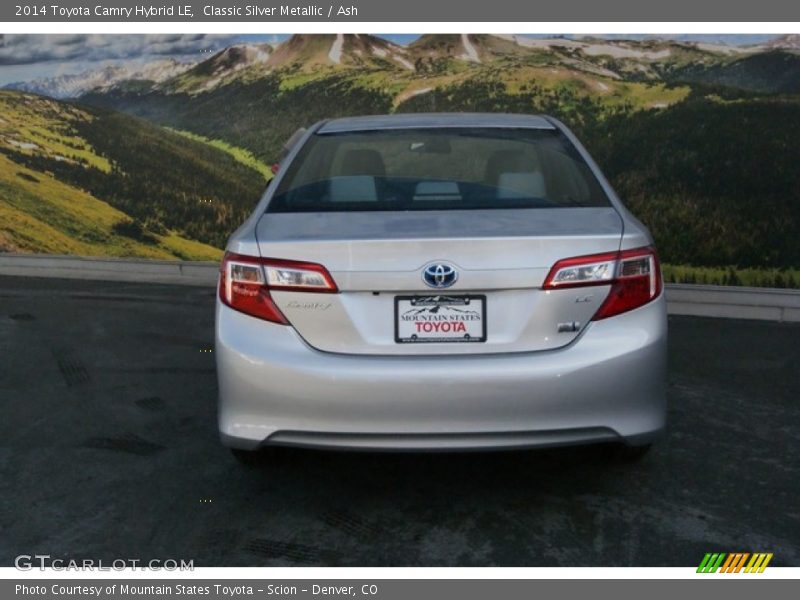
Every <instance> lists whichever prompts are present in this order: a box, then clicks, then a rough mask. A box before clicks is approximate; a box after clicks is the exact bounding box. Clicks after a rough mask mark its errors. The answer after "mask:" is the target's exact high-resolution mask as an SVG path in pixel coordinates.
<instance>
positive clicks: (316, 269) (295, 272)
mask: <svg viewBox="0 0 800 600" xmlns="http://www.w3.org/2000/svg"><path fill="white" fill-rule="evenodd" d="M270 290H280V291H298V292H314V293H328V294H331V293H333V294H335V293H336V292H338V291H339V290H338V288H337V287H336V284H335V283H334V281H333V279H332V278H331V276H330V273H328V271H327V269H326V268H325V267H323V266H322V265H318V264H315V263H306V262H298V261H289V260H275V259H269V258H261V257H257V256H246V255H243V254H234V253H232V252H226V253H225V256H224V257H223V259H222V265H221V266H220V278H219V298H220V300H222V302H223V303H224V304H225V305H227V306H230V307H231V308H233V309H235V310H238V311H240V312H243V313H246V314H248V315H251V316H253V317H258V318H259V319H264V320H265V321H271V322H273V323H280V324H282V325H288V324H289V321H287V320H286V317H285V316H284V315H283V313H281V311H280V309H279V308H278V307H277V306H276V305H275V302H274V300H273V299H272V296H271V295H270Z"/></svg>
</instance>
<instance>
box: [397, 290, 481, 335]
mask: <svg viewBox="0 0 800 600" xmlns="http://www.w3.org/2000/svg"><path fill="white" fill-rule="evenodd" d="M394 318H395V327H394V340H395V342H397V343H398V344H413V343H420V342H485V341H486V296H474V295H470V296H440V295H436V296H395V299H394Z"/></svg>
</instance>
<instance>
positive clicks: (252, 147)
mask: <svg viewBox="0 0 800 600" xmlns="http://www.w3.org/2000/svg"><path fill="white" fill-rule="evenodd" d="M798 81H800V55H798V54H797V53H795V52H792V51H791V50H782V49H776V47H775V46H770V47H762V48H755V47H752V48H732V47H723V46H714V45H713V44H692V43H681V42H676V41H670V40H654V39H648V40H643V41H632V40H602V39H591V38H583V39H580V40H575V39H567V38H558V39H549V40H532V39H520V38H518V37H515V36H494V35H469V36H461V35H425V36H422V37H420V38H419V39H418V40H417V41H415V42H414V43H412V44H410V45H409V46H407V47H401V46H397V45H395V44H392V43H390V42H387V41H386V40H381V39H380V38H377V37H374V36H366V35H360V36H355V35H346V36H343V37H342V36H335V35H329V36H322V35H309V36H304V35H298V36H293V37H292V38H290V39H289V40H288V41H287V42H284V43H282V44H280V45H278V46H277V47H272V46H269V45H266V44H261V45H243V46H237V47H231V48H228V49H226V50H223V51H222V52H220V53H218V54H216V55H214V56H212V57H210V58H209V59H207V60H206V61H203V62H201V63H199V64H198V65H196V66H195V67H194V68H192V69H190V70H188V71H186V72H184V73H182V74H180V75H177V76H176V77H174V78H172V79H169V80H167V81H165V82H162V83H159V84H153V85H151V86H149V87H147V86H136V87H131V86H129V85H125V84H124V83H123V84H121V85H118V86H115V87H112V88H110V89H104V90H96V91H94V92H91V93H88V94H86V95H85V96H83V97H82V98H81V102H82V103H85V105H86V106H81V107H78V106H73V105H63V106H65V107H66V106H69V107H70V110H76V111H81V114H82V115H87V116H83V117H81V118H75V119H73V122H72V125H71V126H70V127H71V129H70V131H71V135H72V136H73V137H75V139H80V140H81V141H80V142H75V143H74V144H73V146H74V147H73V148H72V155H70V156H72V157H73V159H72V160H70V161H66V160H62V159H58V158H57V157H54V156H52V154H53V153H57V152H63V151H64V148H60V147H59V148H60V149H59V148H56V147H55V146H54V147H53V150H52V151H51V153H50V154H51V155H50V156H43V155H42V154H41V153H37V152H32V153H30V152H28V151H26V150H25V149H24V148H21V147H19V146H13V145H12V146H9V145H8V144H5V145H2V146H0V150H2V152H3V153H4V154H6V156H7V157H9V158H10V159H11V160H13V161H14V162H15V163H17V164H20V165H25V166H27V167H29V168H30V169H31V170H32V171H35V172H48V173H51V174H52V175H53V176H54V177H55V178H56V179H58V180H59V181H62V182H65V183H68V184H70V185H73V186H75V187H78V188H80V189H82V190H87V191H88V192H89V193H91V194H92V195H94V196H96V197H97V198H101V199H102V200H104V201H106V202H108V203H109V204H111V205H112V206H114V207H116V208H117V209H118V210H121V211H123V212H124V213H125V214H127V215H130V217H132V218H133V219H135V223H136V226H135V227H139V228H140V229H141V230H142V231H143V232H145V235H151V234H153V235H159V234H161V233H160V232H163V231H174V232H175V233H176V234H177V235H181V236H184V237H186V238H190V239H193V240H198V241H201V242H205V243H209V244H211V245H214V246H220V245H221V244H222V243H223V242H224V240H225V238H226V237H227V235H228V234H229V233H230V232H231V231H232V230H233V229H234V228H235V226H236V225H238V224H239V223H240V222H241V221H242V220H243V219H244V218H245V216H246V214H247V213H248V212H249V210H250V208H251V207H252V205H253V203H254V202H255V200H256V198H257V197H258V195H259V193H260V192H261V188H262V187H263V185H264V179H265V178H267V177H269V173H268V170H267V167H266V165H269V164H271V163H272V162H274V161H275V160H276V159H278V157H279V155H280V153H281V147H282V145H283V143H284V141H285V140H286V139H287V138H288V137H289V136H290V135H291V134H292V133H293V132H294V131H295V130H296V129H297V128H298V127H303V126H308V125H309V124H311V123H313V122H315V121H317V120H320V119H326V118H335V117H339V116H348V115H358V114H379V113H389V112H430V111H487V112H517V113H546V114H551V115H554V116H556V117H558V118H560V119H562V120H563V121H565V122H566V123H567V124H568V125H569V126H570V127H571V128H572V129H573V130H574V131H575V132H576V133H577V134H578V136H579V137H580V138H581V140H582V141H583V142H584V143H585V145H586V146H587V147H588V149H589V150H590V152H592V154H593V155H594V156H595V158H596V159H597V160H598V162H599V163H600V164H601V166H602V167H603V169H604V170H605V172H606V174H607V175H608V176H609V178H610V180H611V182H612V184H613V185H614V186H615V188H616V189H617V191H618V192H619V193H620V196H621V197H622V198H623V200H624V201H625V202H626V204H627V205H628V206H629V207H630V208H631V209H632V210H633V211H634V212H635V213H636V214H637V215H638V216H639V217H640V218H641V219H642V221H644V222H645V224H647V225H648V227H650V229H651V231H652V232H653V234H654V236H655V238H656V241H657V243H658V245H659V248H660V251H661V254H662V258H663V260H664V261H665V263H667V264H668V265H671V266H669V268H668V269H667V272H668V275H669V277H670V278H671V280H674V281H695V282H705V283H737V282H739V283H745V284H754V285H775V286H784V285H789V286H795V285H798V282H797V279H798V278H797V277H796V273H797V270H798V268H800V218H799V217H798V215H800V197H799V196H800V192H799V191H798V190H800V186H798V183H800V181H798V170H797V168H796V165H797V164H800V144H798V143H797V140H798V139H800V87H798ZM89 106H92V107H95V108H89ZM65 110H66V109H65ZM116 111H121V112H116ZM121 113H125V114H121ZM126 115H130V116H126ZM165 127H166V128H171V129H172V130H174V131H165V130H164V129H163V128H165ZM45 130H47V128H45ZM36 135H38V132H37V131H35V130H31V131H26V132H25V134H24V135H23V136H21V137H20V139H22V138H25V139H31V140H34V139H37V138H36ZM25 136H27V137H25ZM51 137H52V136H51ZM187 138H188V139H187ZM57 142H58V140H57V139H51V140H49V142H48V143H50V144H56V143H57ZM81 144H85V145H86V146H87V148H88V149H87V148H84V147H82V146H81ZM81 152H84V153H85V154H86V155H85V156H84V155H82V154H81ZM165 165H168V166H169V168H165ZM135 227H134V229H135ZM131 231H133V230H131Z"/></svg>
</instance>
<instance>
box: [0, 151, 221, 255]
mask: <svg viewBox="0 0 800 600" xmlns="http://www.w3.org/2000/svg"><path fill="white" fill-rule="evenodd" d="M127 219H128V216H127V215H126V214H125V213H123V212H121V211H119V210H117V209H115V208H113V207H111V206H110V205H108V204H107V203H105V202H103V201H101V200H98V199H97V198H95V197H93V196H92V195H90V194H88V193H86V192H84V191H82V190H79V189H77V188H74V187H72V186H69V185H66V184H64V183H62V182H60V181H58V180H56V179H55V178H54V177H52V176H51V175H48V174H46V173H40V172H38V171H33V170H31V169H27V168H25V167H23V166H21V165H18V164H16V163H14V162H12V161H10V160H9V159H8V158H6V157H5V156H2V155H0V251H6V252H46V253H51V254H77V255H83V256H130V257H141V258H163V259H170V258H182V259H188V260H216V259H218V258H219V257H220V255H221V252H220V250H218V249H217V248H213V247H211V246H208V245H206V244H202V243H200V242H196V241H193V240H187V239H185V238H181V237H180V236H177V235H175V234H174V233H172V232H167V233H166V234H164V235H155V236H154V237H155V239H156V242H155V243H143V242H141V241H138V240H135V239H131V238H130V237H127V236H124V235H119V234H118V233H116V232H115V231H114V225H115V224H117V223H120V222H124V221H125V220H127Z"/></svg>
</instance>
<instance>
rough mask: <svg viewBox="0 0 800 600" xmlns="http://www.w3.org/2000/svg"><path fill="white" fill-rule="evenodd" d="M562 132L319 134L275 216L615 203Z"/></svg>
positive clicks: (283, 189)
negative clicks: (278, 213) (335, 212)
mask: <svg viewBox="0 0 800 600" xmlns="http://www.w3.org/2000/svg"><path fill="white" fill-rule="evenodd" d="M609 205H610V204H609V200H608V198H607V196H606V194H605V193H604V192H603V189H602V188H601V187H600V185H599V183H598V181H597V179H596V178H595V176H594V175H593V174H592V172H591V170H590V169H589V167H588V166H587V165H586V163H585V162H584V160H583V159H582V158H581V156H580V155H579V154H578V152H577V150H576V149H575V148H574V146H573V145H572V144H571V143H570V142H569V140H568V139H567V138H566V137H565V136H564V134H563V133H561V132H560V131H555V130H535V129H498V128H485V129H398V130H383V131H366V132H364V131H359V132H352V133H350V132H348V133H336V134H324V135H319V134H317V135H314V136H312V137H311V138H310V139H309V141H308V142H307V143H306V144H305V145H304V146H303V148H302V149H301V150H300V153H299V154H298V156H297V157H296V158H295V160H293V161H292V162H291V164H290V165H289V167H288V171H287V172H286V175H285V177H284V178H283V179H282V181H281V182H280V185H279V187H278V189H277V190H276V191H275V195H274V196H273V198H272V200H271V201H270V204H269V207H268V209H267V210H268V211H269V212H331V211H369V210H375V211H377V210H447V209H455V210H464V209H492V208H553V207H580V206H609Z"/></svg>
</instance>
